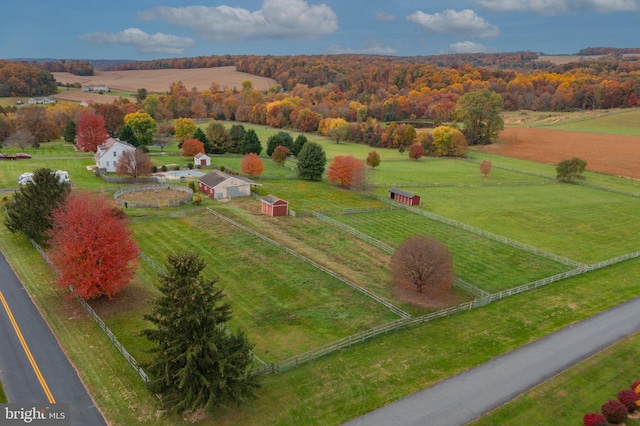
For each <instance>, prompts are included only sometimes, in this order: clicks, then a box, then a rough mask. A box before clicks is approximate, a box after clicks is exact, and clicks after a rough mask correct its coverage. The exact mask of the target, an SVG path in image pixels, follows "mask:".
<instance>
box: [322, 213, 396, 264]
mask: <svg viewBox="0 0 640 426" xmlns="http://www.w3.org/2000/svg"><path fill="white" fill-rule="evenodd" d="M313 216H315V217H316V218H318V219H319V220H321V221H323V222H326V223H328V224H330V225H331V226H334V227H336V228H338V229H341V230H343V231H345V232H348V233H349V234H351V235H353V236H354V237H357V238H359V239H361V240H362V241H364V242H366V243H369V244H371V245H372V246H374V247H377V248H379V249H380V250H382V251H384V252H387V253H389V254H393V253H394V252H395V249H394V248H393V247H391V246H389V245H388V244H385V243H383V242H382V241H379V240H376V239H375V238H372V237H370V236H368V235H367V234H365V233H362V232H360V231H358V230H357V229H354V228H352V227H350V226H348V225H345V224H344V223H342V222H338V221H337V220H335V219H331V218H330V217H327V216H325V215H323V214H321V213H318V212H313Z"/></svg>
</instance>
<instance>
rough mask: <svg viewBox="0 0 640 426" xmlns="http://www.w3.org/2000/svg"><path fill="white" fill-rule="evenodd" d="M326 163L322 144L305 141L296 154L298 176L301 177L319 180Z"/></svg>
mask: <svg viewBox="0 0 640 426" xmlns="http://www.w3.org/2000/svg"><path fill="white" fill-rule="evenodd" d="M326 164H327V156H326V154H325V153H324V150H323V149H322V146H320V145H319V144H317V143H315V142H307V143H306V144H304V146H303V147H302V149H301V150H300V153H299V154H298V176H300V177H301V178H303V179H313V180H320V179H322V173H324V166H325V165H326Z"/></svg>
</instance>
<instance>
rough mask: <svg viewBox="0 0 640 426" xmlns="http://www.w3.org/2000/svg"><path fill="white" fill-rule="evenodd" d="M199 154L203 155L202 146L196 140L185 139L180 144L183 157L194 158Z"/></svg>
mask: <svg viewBox="0 0 640 426" xmlns="http://www.w3.org/2000/svg"><path fill="white" fill-rule="evenodd" d="M199 152H201V153H203V154H204V144H203V143H202V142H201V141H199V140H198V139H185V140H184V141H183V142H182V156H183V157H195V156H196V155H197V154H198V153H199Z"/></svg>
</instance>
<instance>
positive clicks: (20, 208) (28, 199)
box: [6, 168, 71, 245]
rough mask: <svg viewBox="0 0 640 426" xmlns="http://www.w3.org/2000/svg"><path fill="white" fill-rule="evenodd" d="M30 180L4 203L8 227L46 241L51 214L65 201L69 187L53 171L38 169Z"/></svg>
mask: <svg viewBox="0 0 640 426" xmlns="http://www.w3.org/2000/svg"><path fill="white" fill-rule="evenodd" d="M32 179H33V181H32V182H30V183H28V184H26V185H23V186H21V187H20V191H18V192H16V193H15V194H14V196H13V202H12V203H11V204H9V205H8V206H7V215H8V218H7V222H6V224H7V228H9V230H10V231H11V232H16V231H20V232H22V233H23V234H25V235H26V236H27V237H29V238H32V239H33V240H34V241H35V242H37V243H38V244H41V245H46V244H47V242H48V239H49V238H48V236H47V231H48V230H49V229H50V228H51V227H52V225H53V219H52V218H51V213H52V212H53V211H54V210H55V209H56V208H57V207H58V206H59V205H60V204H62V203H63V202H64V200H65V199H66V198H67V195H68V194H69V191H70V189H71V187H70V185H69V184H68V183H63V182H60V179H59V178H58V176H57V175H56V174H55V172H54V171H53V170H50V169H45V168H42V169H38V170H36V171H35V172H33V177H32Z"/></svg>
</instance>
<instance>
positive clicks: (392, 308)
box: [207, 207, 411, 318]
mask: <svg viewBox="0 0 640 426" xmlns="http://www.w3.org/2000/svg"><path fill="white" fill-rule="evenodd" d="M207 210H208V211H209V213H211V214H212V215H214V216H217V217H219V218H220V219H222V220H224V221H226V222H228V223H230V224H232V225H234V226H235V227H237V228H240V229H242V230H243V231H245V232H248V233H250V234H252V235H254V236H256V237H258V238H260V239H261V240H263V241H266V242H267V243H269V244H271V245H274V246H276V247H278V248H280V249H282V250H284V251H285V252H286V253H287V254H290V255H292V256H294V257H297V258H298V259H300V260H302V261H303V262H305V263H308V264H309V265H311V266H313V267H315V268H317V269H319V270H321V271H322V272H324V273H326V274H328V275H331V276H332V277H334V278H335V279H337V280H339V281H341V282H342V283H344V284H347V285H348V286H350V287H351V288H353V289H355V290H357V291H359V292H361V293H363V294H365V295H366V296H368V297H370V298H371V299H373V300H375V301H376V302H378V303H380V304H381V305H383V306H386V307H387V309H389V310H390V311H391V312H393V313H394V314H396V315H398V316H399V317H401V318H410V317H411V315H410V314H408V313H407V312H405V311H403V310H402V309H400V308H398V307H397V306H395V305H393V304H391V303H389V302H387V301H386V300H384V299H382V298H381V297H380V296H378V295H377V294H375V293H373V292H371V291H369V290H367V289H366V288H364V287H361V286H359V285H358V284H356V283H354V282H351V281H349V280H347V279H346V278H343V277H341V276H340V275H338V274H337V273H335V272H333V271H332V270H330V269H328V268H325V267H324V266H322V265H320V264H318V263H316V262H314V261H313V260H311V259H309V258H308V257H305V256H303V255H301V254H299V253H297V252H295V251H293V250H291V249H290V248H288V247H286V246H284V245H282V244H280V243H279V242H277V241H274V240H272V239H271V238H269V237H266V236H264V235H262V234H260V233H259V232H256V231H254V230H253V229H251V228H249V227H247V226H244V225H242V224H240V223H238V222H236V221H234V220H233V219H231V218H229V217H227V216H225V215H223V214H221V213H218V212H216V211H215V210H211V209H210V208H208V207H207Z"/></svg>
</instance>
